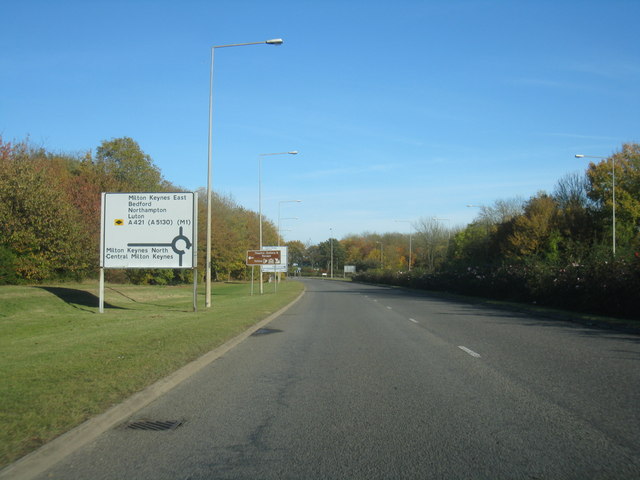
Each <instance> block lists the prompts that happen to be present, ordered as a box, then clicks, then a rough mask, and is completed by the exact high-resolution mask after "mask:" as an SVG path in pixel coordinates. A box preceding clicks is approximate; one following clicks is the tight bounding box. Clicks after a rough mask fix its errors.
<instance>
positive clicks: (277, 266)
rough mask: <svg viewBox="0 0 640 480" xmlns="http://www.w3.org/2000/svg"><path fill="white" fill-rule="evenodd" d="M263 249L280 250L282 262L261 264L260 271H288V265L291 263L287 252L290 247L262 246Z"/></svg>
mask: <svg viewBox="0 0 640 480" xmlns="http://www.w3.org/2000/svg"><path fill="white" fill-rule="evenodd" d="M262 250H279V251H280V263H279V264H273V265H260V271H261V272H262V273H274V272H283V273H286V272H287V266H288V265H289V263H288V259H287V254H288V252H289V247H286V246H285V247H278V246H274V247H262Z"/></svg>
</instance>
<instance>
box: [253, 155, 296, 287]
mask: <svg viewBox="0 0 640 480" xmlns="http://www.w3.org/2000/svg"><path fill="white" fill-rule="evenodd" d="M297 154H298V151H297V150H291V151H290V152H276V153H261V154H259V155H258V216H259V217H260V218H259V224H260V250H262V247H263V244H262V157H267V156H271V155H297ZM262 293H264V287H263V285H262V267H260V294H261V295H262Z"/></svg>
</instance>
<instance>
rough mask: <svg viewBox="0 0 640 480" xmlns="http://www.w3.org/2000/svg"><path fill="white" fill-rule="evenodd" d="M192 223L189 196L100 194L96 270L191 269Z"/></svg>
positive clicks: (194, 202)
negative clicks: (98, 244) (100, 219)
mask: <svg viewBox="0 0 640 480" xmlns="http://www.w3.org/2000/svg"><path fill="white" fill-rule="evenodd" d="M196 224H197V196H196V194H194V193H193V192H170V193H167V192H161V193H103V194H102V238H101V242H100V266H101V267H103V268H193V267H194V265H196V246H195V240H196V232H197V225H196Z"/></svg>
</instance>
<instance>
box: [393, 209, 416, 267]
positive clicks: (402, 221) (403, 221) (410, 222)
mask: <svg viewBox="0 0 640 480" xmlns="http://www.w3.org/2000/svg"><path fill="white" fill-rule="evenodd" d="M396 222H398V223H408V224H409V225H413V222H412V221H411V220H396ZM412 234H413V230H409V271H411V235H412Z"/></svg>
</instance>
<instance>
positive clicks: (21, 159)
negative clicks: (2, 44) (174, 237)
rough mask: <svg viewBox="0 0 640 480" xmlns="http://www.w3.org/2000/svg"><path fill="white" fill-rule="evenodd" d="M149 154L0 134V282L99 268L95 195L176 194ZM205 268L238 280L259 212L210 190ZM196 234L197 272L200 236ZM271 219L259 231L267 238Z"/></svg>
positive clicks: (139, 279)
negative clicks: (64, 149) (60, 147)
mask: <svg viewBox="0 0 640 480" xmlns="http://www.w3.org/2000/svg"><path fill="white" fill-rule="evenodd" d="M181 190H182V189H181V188H180V187H178V186H176V185H173V184H172V183H171V182H169V181H167V180H166V179H164V178H163V176H162V173H161V172H160V169H159V168H158V167H157V166H156V165H155V164H154V163H153V160H152V158H151V157H150V156H149V155H147V154H146V153H144V152H143V150H142V149H141V148H140V146H139V145H138V143H137V142H136V141H134V140H133V139H131V138H129V137H122V138H114V139H111V140H105V141H103V142H102V143H101V144H100V145H99V146H98V147H97V148H96V151H95V153H93V152H85V153H80V154H67V153H56V152H50V151H47V150H46V149H45V148H43V147H38V146H34V145H32V144H31V143H30V142H29V141H28V140H24V141H19V142H6V141H4V140H3V139H2V137H0V284H15V283H22V282H29V283H37V282H43V281H52V280H67V279H73V280H81V279H84V278H88V277H94V276H95V275H96V274H97V271H98V268H99V245H100V242H99V236H100V202H101V193H102V192H176V191H181ZM212 211H213V219H212V272H213V275H214V277H215V278H217V279H220V280H222V279H228V278H243V277H244V276H245V275H246V274H247V273H246V272H247V271H246V267H245V264H244V259H245V256H246V251H247V250H250V249H255V248H257V247H258V243H259V242H258V235H259V234H258V215H257V214H256V213H255V212H252V211H250V210H247V209H245V208H243V207H241V206H239V205H237V204H236V203H235V202H234V201H233V199H231V198H229V197H224V196H221V195H218V194H216V193H214V194H213V200H212ZM205 219H206V193H205V192H204V191H200V192H199V195H198V221H199V224H200V225H204V224H205V223H204V222H205ZM203 230H204V229H200V232H199V233H198V235H199V238H198V249H199V251H198V262H199V273H200V275H202V272H203V271H204V262H205V257H206V255H205V249H206V241H205V235H206V233H205V232H204V231H203ZM276 230H277V229H276V227H275V226H274V224H273V222H270V221H264V223H263V236H264V238H265V241H266V242H270V243H272V244H273V243H274V242H275V241H276V238H277V231H276ZM106 275H107V279H108V280H112V281H123V280H124V281H127V280H128V281H133V282H136V283H156V284H168V283H179V282H183V281H189V282H190V281H192V272H191V271H190V270H177V269H176V270H159V269H158V270H126V271H125V270H107V272H106Z"/></svg>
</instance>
